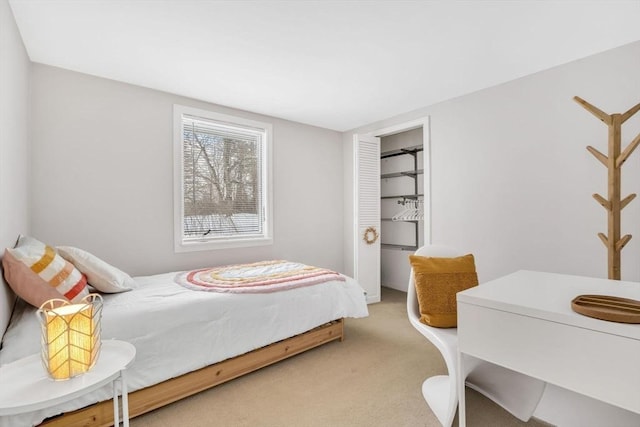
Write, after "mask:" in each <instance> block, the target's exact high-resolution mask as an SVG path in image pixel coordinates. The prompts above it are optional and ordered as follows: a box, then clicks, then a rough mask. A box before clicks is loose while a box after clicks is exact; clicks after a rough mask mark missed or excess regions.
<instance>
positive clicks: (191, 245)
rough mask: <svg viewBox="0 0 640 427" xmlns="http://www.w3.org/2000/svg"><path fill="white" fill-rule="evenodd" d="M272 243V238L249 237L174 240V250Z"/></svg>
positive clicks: (189, 250)
mask: <svg viewBox="0 0 640 427" xmlns="http://www.w3.org/2000/svg"><path fill="white" fill-rule="evenodd" d="M267 245H273V238H270V237H268V238H267V237H263V238H251V239H228V240H190V241H176V242H175V245H174V251H175V252H176V253H178V252H196V251H212V250H216V249H227V248H246V247H251V246H267Z"/></svg>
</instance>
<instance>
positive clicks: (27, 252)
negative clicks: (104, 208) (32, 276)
mask: <svg viewBox="0 0 640 427" xmlns="http://www.w3.org/2000/svg"><path fill="white" fill-rule="evenodd" d="M7 250H8V251H9V252H10V253H11V255H13V256H14V257H15V258H16V259H18V260H20V261H21V262H22V263H23V264H25V265H26V266H27V267H29V268H30V269H31V271H33V272H34V273H36V274H37V275H38V276H40V278H42V279H43V280H44V281H45V282H47V283H49V285H51V286H52V287H54V288H55V289H56V290H57V291H58V292H59V293H60V294H62V295H64V296H65V297H66V298H67V299H68V300H69V301H71V302H79V301H80V300H81V299H82V298H83V297H85V296H86V295H88V294H89V289H88V288H87V277H86V276H85V275H84V274H82V273H80V271H78V269H77V268H75V267H74V266H73V264H71V263H70V262H69V261H67V260H65V259H64V258H62V257H61V256H60V255H59V254H58V253H56V251H55V249H53V248H52V247H51V246H47V245H45V244H44V243H42V242H40V241H38V240H36V239H34V238H33V237H27V236H20V237H19V238H18V243H17V245H16V247H15V248H13V249H7Z"/></svg>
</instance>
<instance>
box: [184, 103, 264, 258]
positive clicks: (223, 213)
mask: <svg viewBox="0 0 640 427" xmlns="http://www.w3.org/2000/svg"><path fill="white" fill-rule="evenodd" d="M270 159H271V125H270V124H267V123H261V122H256V121H253V120H247V119H243V118H239V117H233V116H227V115H223V114H217V113H213V112H210V111H205V110H199V109H195V108H189V107H183V106H180V105H175V106H174V209H175V215H174V217H175V223H174V234H175V250H176V252H185V251H193V250H207V249H216V248H223V247H234V246H257V245H266V244H271V243H272V227H271V179H270V176H271V172H270V169H271V161H270Z"/></svg>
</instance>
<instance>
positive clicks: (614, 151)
mask: <svg viewBox="0 0 640 427" xmlns="http://www.w3.org/2000/svg"><path fill="white" fill-rule="evenodd" d="M573 99H574V100H575V101H576V102H578V103H579V104H580V105H582V106H583V107H584V108H585V109H586V110H587V111H588V112H590V113H591V114H593V115H594V116H596V117H597V118H599V119H600V120H602V121H603V122H604V124H606V125H607V126H608V127H609V153H608V155H607V156H605V155H604V154H602V153H601V152H600V151H598V150H596V149H595V148H593V147H591V146H588V147H587V150H589V152H590V153H591V154H593V155H594V157H595V158H596V159H598V160H599V161H600V162H601V163H602V164H603V165H605V166H606V168H607V170H608V182H609V185H608V192H609V194H608V198H607V199H605V198H604V197H602V196H601V195H599V194H594V195H593V198H594V199H596V201H597V202H598V203H600V204H601V205H602V206H603V207H604V208H605V209H606V210H607V216H608V223H609V229H608V234H607V235H606V236H605V235H604V233H598V237H600V240H602V243H604V245H605V246H606V247H607V252H608V265H609V279H614V280H620V253H621V252H622V248H624V246H625V245H626V244H627V243H629V240H631V235H630V234H625V235H624V237H620V212H621V211H622V209H624V207H625V206H627V205H628V204H629V202H631V201H632V200H633V199H635V197H636V195H635V194H629V195H628V196H627V197H625V198H624V199H621V198H620V188H621V182H620V178H621V168H622V165H623V164H624V162H625V161H626V160H627V158H629V156H630V155H631V153H633V150H635V149H636V147H638V145H640V134H638V136H636V137H635V139H634V140H633V141H631V143H630V144H629V145H628V146H627V148H625V149H624V151H621V136H622V124H623V123H624V122H626V121H627V120H629V119H630V118H631V117H632V116H633V115H634V114H635V113H637V112H638V111H640V104H637V105H636V106H634V107H632V108H631V109H629V110H628V111H627V112H626V113H623V114H619V113H615V114H607V113H605V112H603V111H602V110H600V109H598V108H596V107H594V106H593V105H591V104H589V103H588V102H587V101H585V100H584V99H581V98H579V97H577V96H574V97H573Z"/></svg>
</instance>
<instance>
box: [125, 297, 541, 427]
mask: <svg viewBox="0 0 640 427" xmlns="http://www.w3.org/2000/svg"><path fill="white" fill-rule="evenodd" d="M405 298H406V294H405V293H403V292H398V291H395V290H391V289H386V288H383V292H382V302H381V303H378V304H373V305H370V306H369V311H370V316H369V317H368V318H365V319H348V320H347V322H346V326H345V330H346V339H345V341H344V342H342V343H340V342H333V343H330V344H327V345H325V346H323V347H320V348H316V349H314V350H311V351H309V352H307V353H304V354H301V355H298V356H295V357H293V358H291V359H288V360H285V361H282V362H280V363H277V364H275V365H273V366H270V367H267V368H264V369H261V370H260V371H257V372H254V373H252V374H249V375H247V376H245V377H242V378H239V379H236V380H234V381H231V382H229V383H226V384H223V385H221V386H218V387H215V388H213V389H210V390H208V391H205V392H202V393H200V394H198V395H195V396H192V397H190V398H187V399H184V400H182V401H180V402H176V403H174V404H172V405H169V406H167V407H164V408H161V409H158V410H156V411H154V412H151V413H149V414H146V415H143V416H140V417H137V418H135V419H133V420H131V426H132V427H146V426H150V427H151V426H152V427H165V426H166V427H169V426H171V427H176V426H194V427H195V426H208V427H210V426H220V427H241V426H255V427H289V426H295V427H328V426H345V427H346V426H349V427H351V426H353V427H359V426H362V427H364V426H367V427H374V426H381V427H387V426H389V427H402V426H405V427H427V426H428V427H431V426H434V427H435V426H439V425H440V424H439V423H438V421H437V419H436V418H435V416H434V415H433V413H432V412H431V410H430V409H429V407H428V406H427V404H426V403H425V401H424V400H423V398H422V393H421V390H420V387H421V384H422V381H423V380H424V379H425V378H427V377H429V376H432V375H437V374H442V373H444V372H445V371H446V370H445V366H444V362H443V361H442V358H441V357H440V354H439V353H438V352H437V350H436V349H435V348H434V347H433V346H432V345H431V344H430V343H428V342H427V341H426V340H425V339H424V338H423V337H422V336H421V335H420V334H419V333H418V332H417V331H415V330H414V329H413V328H412V327H411V325H410V324H409V321H408V320H407V317H406V308H405ZM467 414H468V415H467V425H468V426H470V427H474V426H491V427H494V426H536V427H542V426H546V424H544V423H540V422H537V421H535V420H531V421H529V422H528V423H523V422H521V421H519V420H518V419H516V418H514V417H513V416H511V415H510V414H508V413H507V412H505V411H504V410H503V409H502V408H500V407H498V406H497V405H495V404H493V402H491V401H489V400H487V399H486V398H484V397H483V396H481V395H479V394H477V393H475V392H474V391H472V390H468V391H467ZM455 425H457V419H456V421H455Z"/></svg>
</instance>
